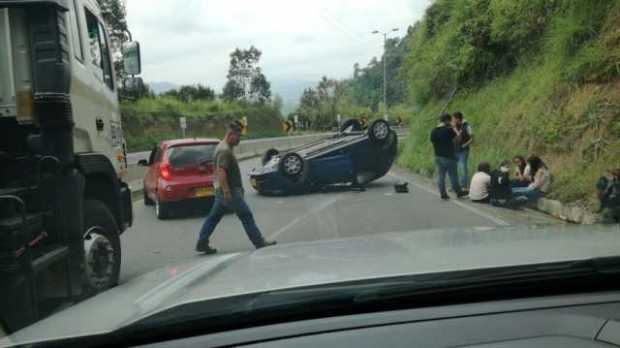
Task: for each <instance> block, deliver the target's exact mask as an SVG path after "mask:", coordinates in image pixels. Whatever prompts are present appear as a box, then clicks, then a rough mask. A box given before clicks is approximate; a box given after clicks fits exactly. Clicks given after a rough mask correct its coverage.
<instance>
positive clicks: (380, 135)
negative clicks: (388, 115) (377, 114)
mask: <svg viewBox="0 0 620 348" xmlns="http://www.w3.org/2000/svg"><path fill="white" fill-rule="evenodd" d="M390 131H391V130H390V124H389V123H387V121H386V120H374V121H373V122H372V123H371V124H370V126H369V127H368V137H369V138H370V140H372V142H374V143H383V142H385V141H386V140H387V139H388V137H389V136H390Z"/></svg>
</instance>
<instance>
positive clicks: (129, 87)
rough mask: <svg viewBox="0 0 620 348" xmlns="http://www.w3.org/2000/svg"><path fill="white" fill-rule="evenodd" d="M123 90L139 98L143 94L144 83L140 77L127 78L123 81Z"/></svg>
mask: <svg viewBox="0 0 620 348" xmlns="http://www.w3.org/2000/svg"><path fill="white" fill-rule="evenodd" d="M123 89H124V90H125V91H127V93H129V94H133V95H138V96H140V95H142V94H143V93H144V81H142V78H141V77H128V78H126V79H125V80H124V81H123Z"/></svg>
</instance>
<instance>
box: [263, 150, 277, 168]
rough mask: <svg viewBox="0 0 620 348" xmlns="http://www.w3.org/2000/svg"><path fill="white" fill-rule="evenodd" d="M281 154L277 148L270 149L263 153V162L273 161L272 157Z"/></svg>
mask: <svg viewBox="0 0 620 348" xmlns="http://www.w3.org/2000/svg"><path fill="white" fill-rule="evenodd" d="M279 154H280V151H278V150H276V149H269V150H267V151H266V152H265V154H264V155H263V158H262V161H261V163H262V164H263V165H265V164H267V163H269V161H271V159H272V158H273V156H277V155H279Z"/></svg>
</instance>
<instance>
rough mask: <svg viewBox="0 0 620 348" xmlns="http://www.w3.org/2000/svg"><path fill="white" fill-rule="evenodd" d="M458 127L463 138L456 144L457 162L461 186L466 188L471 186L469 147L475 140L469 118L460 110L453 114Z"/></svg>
mask: <svg viewBox="0 0 620 348" xmlns="http://www.w3.org/2000/svg"><path fill="white" fill-rule="evenodd" d="M452 116H453V119H454V122H455V124H456V129H457V130H458V131H459V132H461V138H460V140H459V141H458V143H457V144H456V162H457V172H458V174H459V176H460V179H461V181H460V184H461V188H462V189H464V190H466V189H467V188H468V187H469V176H468V175H467V169H468V163H467V162H468V160H469V148H470V145H471V142H472V141H473V140H474V138H473V137H474V134H473V133H472V129H471V125H470V124H469V122H467V120H464V119H463V114H462V113H461V112H459V111H457V112H455V113H454V114H453V115H452Z"/></svg>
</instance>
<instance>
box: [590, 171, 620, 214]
mask: <svg viewBox="0 0 620 348" xmlns="http://www.w3.org/2000/svg"><path fill="white" fill-rule="evenodd" d="M596 189H597V191H598V198H599V201H600V204H601V205H600V208H599V210H598V212H599V213H602V216H603V222H605V223H615V222H620V168H618V169H615V170H612V171H611V176H610V177H605V176H602V177H600V178H599V179H598V181H597V182H596Z"/></svg>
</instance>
